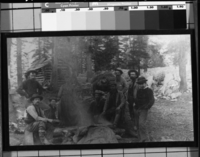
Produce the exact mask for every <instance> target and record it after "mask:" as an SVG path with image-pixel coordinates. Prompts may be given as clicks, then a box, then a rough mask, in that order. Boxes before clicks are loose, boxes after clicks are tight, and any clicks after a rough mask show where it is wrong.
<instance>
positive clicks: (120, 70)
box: [115, 68, 123, 74]
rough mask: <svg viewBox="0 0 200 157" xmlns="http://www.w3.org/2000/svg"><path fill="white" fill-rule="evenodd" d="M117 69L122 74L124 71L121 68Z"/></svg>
mask: <svg viewBox="0 0 200 157" xmlns="http://www.w3.org/2000/svg"><path fill="white" fill-rule="evenodd" d="M115 71H119V72H120V73H121V74H123V71H122V70H121V69H120V68H116V69H115Z"/></svg>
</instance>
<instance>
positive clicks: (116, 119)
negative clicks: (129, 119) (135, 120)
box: [101, 84, 126, 128]
mask: <svg viewBox="0 0 200 157" xmlns="http://www.w3.org/2000/svg"><path fill="white" fill-rule="evenodd" d="M125 104H126V100H125V98H124V94H123V93H122V91H118V90H117V84H112V85H110V91H109V93H108V95H107V99H106V102H105V105H104V108H103V112H102V113H101V114H102V115H104V116H105V117H106V119H107V120H108V121H110V122H111V123H113V126H114V128H115V127H117V126H118V125H119V124H121V125H122V123H123V121H124V112H125Z"/></svg>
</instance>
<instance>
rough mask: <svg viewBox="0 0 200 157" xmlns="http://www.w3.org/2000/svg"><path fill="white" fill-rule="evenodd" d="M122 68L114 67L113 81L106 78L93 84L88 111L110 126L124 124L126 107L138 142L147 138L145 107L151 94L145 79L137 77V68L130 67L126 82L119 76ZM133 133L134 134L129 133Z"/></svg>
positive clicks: (146, 108)
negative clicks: (108, 122)
mask: <svg viewBox="0 0 200 157" xmlns="http://www.w3.org/2000/svg"><path fill="white" fill-rule="evenodd" d="M122 74H123V71H122V70H121V69H116V70H115V81H111V82H110V83H109V81H108V80H106V78H105V77H103V78H102V79H100V80H99V82H97V83H96V85H94V86H93V87H94V89H93V92H94V94H93V95H94V97H95V100H94V101H93V102H92V105H91V111H90V112H91V114H93V117H94V119H95V118H96V117H99V115H101V116H103V117H104V118H106V119H107V120H108V121H110V122H111V123H112V124H113V128H117V127H125V128H126V127H127V126H124V124H125V125H127V123H126V122H125V121H126V117H125V116H126V114H127V113H125V112H126V107H127V108H128V111H129V115H130V117H131V120H132V122H133V124H134V130H136V132H137V136H138V139H139V141H143V142H144V141H149V137H148V132H147V128H146V124H145V123H146V120H147V114H148V110H149V109H150V108H151V107H152V106H153V104H154V101H155V99H154V95H153V91H152V89H151V88H149V87H148V86H147V83H146V82H147V79H146V78H145V77H143V76H140V77H139V74H138V72H137V71H136V70H129V71H128V76H129V77H130V83H129V85H127V83H126V81H125V80H124V78H123V77H122V76H121V75H122ZM132 136H134V135H132Z"/></svg>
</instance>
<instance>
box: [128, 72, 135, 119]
mask: <svg viewBox="0 0 200 157" xmlns="http://www.w3.org/2000/svg"><path fill="white" fill-rule="evenodd" d="M128 76H129V78H130V84H129V85H128V92H127V101H128V105H129V112H130V116H131V119H132V120H133V121H134V120H135V118H134V106H135V102H134V94H135V93H136V90H137V85H136V80H137V78H138V72H137V71H136V70H133V69H132V70H129V71H128Z"/></svg>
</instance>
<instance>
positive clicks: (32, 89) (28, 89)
mask: <svg viewBox="0 0 200 157" xmlns="http://www.w3.org/2000/svg"><path fill="white" fill-rule="evenodd" d="M36 75H37V71H35V70H30V71H28V72H27V73H25V76H26V78H27V79H26V80H25V81H23V82H22V84H21V85H20V86H19V88H18V89H17V92H18V93H19V94H20V95H21V96H25V97H26V98H27V99H29V98H31V97H32V95H33V94H39V95H41V94H42V92H43V91H44V90H45V88H46V87H44V88H43V87H42V86H41V85H40V83H39V82H38V81H37V80H36V78H35V77H36Z"/></svg>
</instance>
